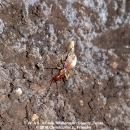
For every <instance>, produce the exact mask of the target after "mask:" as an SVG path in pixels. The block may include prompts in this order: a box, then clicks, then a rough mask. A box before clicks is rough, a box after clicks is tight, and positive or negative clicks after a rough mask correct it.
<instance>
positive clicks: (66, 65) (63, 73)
mask: <svg viewBox="0 0 130 130" xmlns="http://www.w3.org/2000/svg"><path fill="white" fill-rule="evenodd" d="M67 50H68V55H67V58H66V60H64V58H63V57H62V64H63V68H60V67H56V68H52V69H60V72H59V74H58V75H56V76H54V77H53V79H52V80H51V83H52V82H53V81H54V82H57V81H59V80H60V79H62V78H63V77H65V78H66V80H68V76H67V72H71V69H72V68H74V67H75V65H76V62H77V57H76V55H75V54H74V41H71V42H70V43H69V44H68V48H67ZM46 69H49V68H46Z"/></svg>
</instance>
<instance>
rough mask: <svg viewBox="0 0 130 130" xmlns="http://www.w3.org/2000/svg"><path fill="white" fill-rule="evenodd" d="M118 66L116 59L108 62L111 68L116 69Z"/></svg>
mask: <svg viewBox="0 0 130 130" xmlns="http://www.w3.org/2000/svg"><path fill="white" fill-rule="evenodd" d="M117 66H118V63H117V62H116V61H114V62H111V63H110V67H111V68H113V69H116V68H117Z"/></svg>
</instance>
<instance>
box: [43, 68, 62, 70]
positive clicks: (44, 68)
mask: <svg viewBox="0 0 130 130" xmlns="http://www.w3.org/2000/svg"><path fill="white" fill-rule="evenodd" d="M44 69H58V70H61V67H47V68H44Z"/></svg>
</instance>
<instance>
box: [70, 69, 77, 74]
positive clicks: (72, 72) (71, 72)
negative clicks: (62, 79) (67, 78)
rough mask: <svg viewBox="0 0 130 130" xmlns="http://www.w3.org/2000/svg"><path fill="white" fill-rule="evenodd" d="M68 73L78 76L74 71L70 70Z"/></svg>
mask: <svg viewBox="0 0 130 130" xmlns="http://www.w3.org/2000/svg"><path fill="white" fill-rule="evenodd" d="M68 72H69V73H70V74H73V75H77V74H76V73H75V72H74V71H72V70H68Z"/></svg>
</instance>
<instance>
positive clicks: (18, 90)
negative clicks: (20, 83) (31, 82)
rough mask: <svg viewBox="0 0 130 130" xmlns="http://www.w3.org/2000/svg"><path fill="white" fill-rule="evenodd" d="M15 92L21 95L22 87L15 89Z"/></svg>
mask: <svg viewBox="0 0 130 130" xmlns="http://www.w3.org/2000/svg"><path fill="white" fill-rule="evenodd" d="M16 93H17V94H18V95H19V96H20V95H22V89H21V88H18V89H17V90H16Z"/></svg>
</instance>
